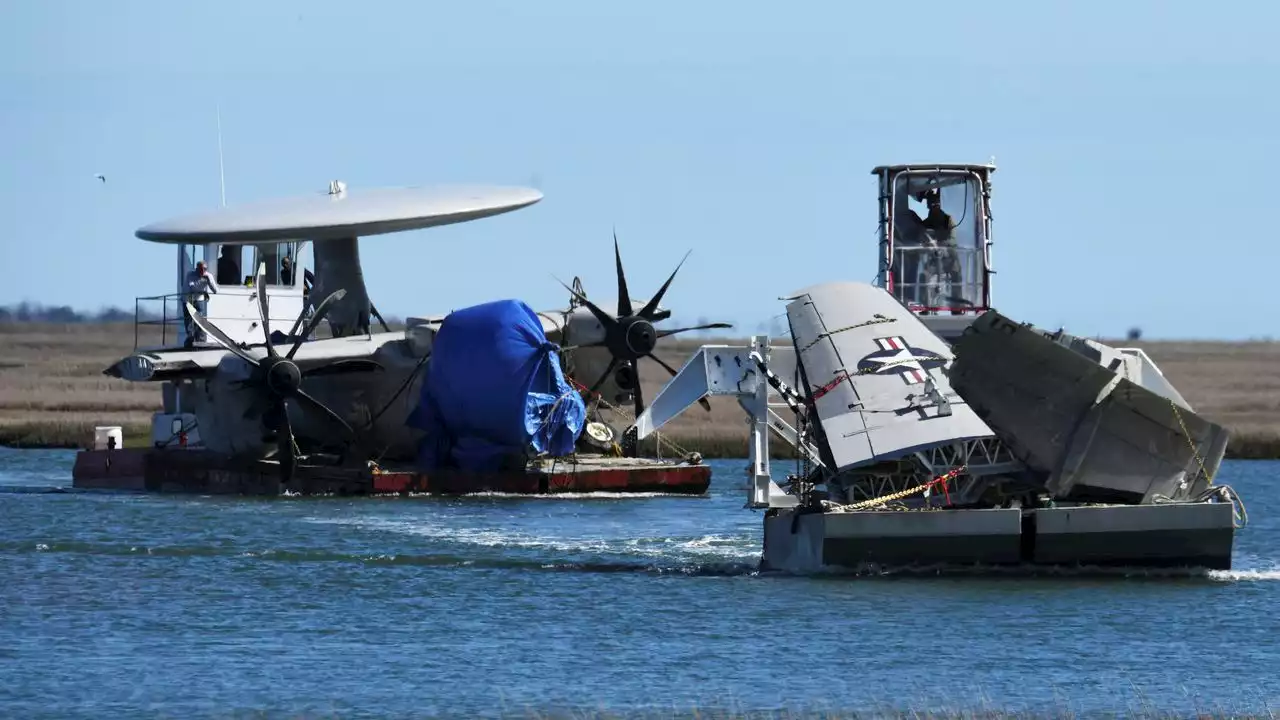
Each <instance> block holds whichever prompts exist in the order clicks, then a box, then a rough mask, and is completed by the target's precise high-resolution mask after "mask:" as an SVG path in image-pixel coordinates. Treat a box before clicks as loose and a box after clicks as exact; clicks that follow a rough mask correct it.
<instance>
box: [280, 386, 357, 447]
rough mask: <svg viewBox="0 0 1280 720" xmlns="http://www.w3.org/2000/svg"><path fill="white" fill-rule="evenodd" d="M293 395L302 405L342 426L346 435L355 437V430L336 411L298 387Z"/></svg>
mask: <svg viewBox="0 0 1280 720" xmlns="http://www.w3.org/2000/svg"><path fill="white" fill-rule="evenodd" d="M293 397H294V398H295V399H297V400H299V401H300V402H301V403H302V404H303V405H305V406H307V407H309V408H311V409H312V410H315V411H316V412H318V413H320V414H321V415H324V416H325V417H327V418H329V419H330V420H332V421H333V423H334V424H335V425H340V426H342V429H343V430H345V431H346V433H347V437H349V438H352V439H355V436H356V432H355V430H352V429H351V426H350V425H348V424H347V421H346V420H343V419H342V418H341V417H339V416H338V413H336V412H334V411H332V410H330V409H329V408H328V406H326V405H325V404H324V403H322V402H320V401H319V400H317V399H315V398H313V397H311V396H310V395H308V394H307V392H306V391H305V390H302V389H301V388H299V389H298V392H297V393H296V394H295V395H294V396H293Z"/></svg>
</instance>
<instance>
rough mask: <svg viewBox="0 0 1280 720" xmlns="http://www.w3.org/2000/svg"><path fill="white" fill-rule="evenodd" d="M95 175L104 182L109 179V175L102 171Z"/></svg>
mask: <svg viewBox="0 0 1280 720" xmlns="http://www.w3.org/2000/svg"><path fill="white" fill-rule="evenodd" d="M94 177H96V178H98V179H99V180H101V181H102V182H106V181H107V176H106V175H103V174H102V173H98V174H97V175H94Z"/></svg>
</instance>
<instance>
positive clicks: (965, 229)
mask: <svg viewBox="0 0 1280 720" xmlns="http://www.w3.org/2000/svg"><path fill="white" fill-rule="evenodd" d="M982 216H983V213H982V192H981V189H980V184H979V182H978V179H977V178H976V177H975V176H974V175H973V174H972V173H969V172H966V171H908V172H904V173H902V174H900V175H899V176H898V177H897V178H895V180H894V185H893V218H892V223H893V254H892V260H891V265H890V271H891V278H892V282H893V294H894V295H895V296H896V297H897V298H898V299H899V300H902V301H903V302H904V303H906V304H907V305H908V306H909V307H911V308H912V309H913V310H917V311H921V312H952V313H956V314H959V313H963V312H966V311H968V310H971V309H973V308H974V307H977V306H980V305H981V303H982V297H983V294H982V278H983V273H982V270H983V251H984V247H985V244H984V238H983V237H982V233H983V222H982Z"/></svg>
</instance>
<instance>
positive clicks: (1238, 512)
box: [1161, 400, 1249, 530]
mask: <svg viewBox="0 0 1280 720" xmlns="http://www.w3.org/2000/svg"><path fill="white" fill-rule="evenodd" d="M1169 407H1171V408H1173V416H1174V417H1175V418H1177V420H1178V425H1179V426H1180V427H1181V428H1182V434H1183V436H1184V437H1185V438H1187V446H1188V447H1190V448H1191V454H1192V455H1194V456H1195V459H1196V464H1197V465H1199V466H1200V473H1201V474H1202V475H1204V477H1205V480H1206V481H1208V485H1209V488H1208V489H1207V490H1205V491H1204V492H1203V493H1200V495H1199V496H1198V497H1197V498H1196V499H1194V500H1193V501H1192V502H1208V501H1209V500H1211V499H1213V498H1214V497H1215V496H1217V497H1220V498H1222V499H1223V500H1225V501H1226V502H1229V503H1231V516H1232V517H1231V524H1232V526H1234V527H1235V529H1237V530H1239V529H1241V528H1243V527H1245V526H1246V525H1248V524H1249V511H1248V509H1246V508H1245V506H1244V499H1242V498H1241V497H1240V494H1239V493H1237V492H1236V490H1235V488H1233V487H1231V486H1230V485H1214V484H1213V480H1214V473H1211V472H1209V470H1208V468H1206V467H1205V466H1204V460H1203V459H1202V458H1201V457H1200V446H1199V445H1197V444H1196V443H1195V441H1194V440H1192V439H1191V431H1190V430H1188V429H1187V423H1186V422H1185V421H1183V419H1182V411H1181V410H1179V409H1178V404H1177V403H1175V402H1174V401H1172V400H1170V401H1169ZM1161 497H1163V496H1161ZM1165 501H1166V502H1167V501H1168V498H1165Z"/></svg>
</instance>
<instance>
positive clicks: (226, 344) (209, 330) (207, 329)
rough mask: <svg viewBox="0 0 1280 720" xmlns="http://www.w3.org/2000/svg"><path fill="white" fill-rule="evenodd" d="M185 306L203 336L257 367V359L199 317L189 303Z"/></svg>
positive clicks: (215, 326) (197, 312) (198, 313)
mask: <svg viewBox="0 0 1280 720" xmlns="http://www.w3.org/2000/svg"><path fill="white" fill-rule="evenodd" d="M185 305H186V306H187V312H188V313H190V314H191V321H192V322H194V323H195V324H196V327H198V328H200V330H201V331H203V332H204V334H205V335H208V336H209V337H211V338H213V339H214V340H217V341H218V344H219V345H221V346H222V347H223V348H224V349H225V350H227V352H230V353H234V354H235V355H238V356H239V357H240V358H241V359H243V360H244V361H245V362H247V363H249V364H250V365H252V366H254V367H257V366H258V359H257V358H255V357H254V356H252V355H250V354H249V351H247V350H245V349H244V348H242V347H240V346H239V345H237V344H235V343H234V342H232V341H231V338H229V337H227V334H226V333H224V332H222V331H221V330H219V329H218V326H217V325H214V324H213V323H211V322H209V321H208V320H207V319H206V318H205V317H203V316H202V315H200V311H199V310H196V308H195V306H194V305H192V304H191V303H185Z"/></svg>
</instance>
